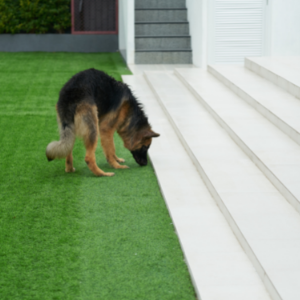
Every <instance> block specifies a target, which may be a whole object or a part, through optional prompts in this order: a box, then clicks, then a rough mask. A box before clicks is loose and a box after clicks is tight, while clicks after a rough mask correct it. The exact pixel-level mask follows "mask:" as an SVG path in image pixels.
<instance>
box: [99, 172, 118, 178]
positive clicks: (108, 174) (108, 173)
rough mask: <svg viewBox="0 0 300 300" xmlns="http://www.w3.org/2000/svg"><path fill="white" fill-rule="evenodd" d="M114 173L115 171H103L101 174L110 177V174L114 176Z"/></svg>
mask: <svg viewBox="0 0 300 300" xmlns="http://www.w3.org/2000/svg"><path fill="white" fill-rule="evenodd" d="M114 175H115V173H112V172H107V173H103V174H102V175H101V176H107V177H112V176H114Z"/></svg>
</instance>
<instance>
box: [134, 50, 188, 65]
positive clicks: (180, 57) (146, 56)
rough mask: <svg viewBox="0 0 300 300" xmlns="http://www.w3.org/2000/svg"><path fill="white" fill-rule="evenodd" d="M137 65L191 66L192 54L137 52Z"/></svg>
mask: <svg viewBox="0 0 300 300" xmlns="http://www.w3.org/2000/svg"><path fill="white" fill-rule="evenodd" d="M135 63H136V64H191V63H192V53H191V52H136V53H135Z"/></svg>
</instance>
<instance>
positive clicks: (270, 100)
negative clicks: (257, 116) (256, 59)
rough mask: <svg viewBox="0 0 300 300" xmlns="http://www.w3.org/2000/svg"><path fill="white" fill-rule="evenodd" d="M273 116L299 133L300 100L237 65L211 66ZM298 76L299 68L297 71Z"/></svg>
mask: <svg viewBox="0 0 300 300" xmlns="http://www.w3.org/2000/svg"><path fill="white" fill-rule="evenodd" d="M211 67H212V68H213V69H214V70H216V71H217V72H219V73H220V74H222V75H223V76H224V77H226V79H228V80H229V81H230V82H231V83H233V84H234V85H235V86H237V87H239V88H240V89H242V90H243V91H245V92H246V93H247V94H248V95H250V96H251V97H253V98H254V99H255V100H256V101H257V102H258V103H260V104H261V105H263V106H264V107H265V108H267V109H268V110H269V111H271V112H272V113H273V114H274V115H275V116H277V117H278V118H280V119H281V120H282V121H284V122H285V123H286V124H288V125H289V126H290V127H291V128H293V129H294V130H295V131H297V132H298V133H300V118H299V116H300V101H299V99H297V98H295V97H294V96H293V95H291V94H289V93H288V92H287V91H285V90H283V89H282V88H280V87H278V86H277V85H275V84H274V83H272V82H270V81H268V80H267V79H264V78H262V77H260V76H259V75H257V74H255V73H254V72H252V71H250V70H248V69H246V68H244V67H239V66H211ZM298 74H299V75H298V76H299V77H300V70H299V72H298Z"/></svg>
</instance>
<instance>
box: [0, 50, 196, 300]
mask: <svg viewBox="0 0 300 300" xmlns="http://www.w3.org/2000/svg"><path fill="white" fill-rule="evenodd" d="M90 67H94V68H97V69H101V70H104V71H105V72H107V73H108V74H110V75H112V76H114V77H115V78H116V79H118V80H121V74H130V72H129V70H128V69H127V68H126V66H125V65H124V63H123V61H122V59H121V57H120V56H119V54H118V53H113V54H112V53H111V54H109V53H106V54H77V53H76V54H69V53H68V54H67V53H0V88H1V90H0V91H1V92H0V145H1V151H0V171H1V172H0V299H2V300H3V299H8V300H11V299H22V300H24V299H30V300H33V299H37V300H44V299H45V300H46V299H63V300H66V299H72V300H75V299H87V300H93V299H95V300H98V299H105V300H106V299H108V300H109V299H118V300H124V299H130V300H132V299H159V300H160V299H172V300H174V299H178V300H179V299H180V300H183V299H195V294H194V290H193V287H192V284H191V280H190V277H189V274H188V271H187V267H186V264H185V263H184V260H183V255H182V252H181V249H180V246H179V242H178V239H177V236H176V234H175V232H174V227H173V225H172V224H171V223H172V221H171V219H170V217H169V214H168V211H167V209H166V206H165V203H164V201H163V198H162V196H161V194H160V191H159V187H158V184H157V181H156V177H155V175H154V172H153V168H152V167H151V166H147V167H139V166H138V165H137V164H136V163H135V162H134V160H133V158H132V157H131V154H130V152H129V151H128V150H126V149H124V148H123V146H122V142H121V140H120V138H119V137H118V136H116V137H115V143H116V148H117V154H118V155H119V156H120V157H123V158H125V159H126V164H127V165H128V166H129V167H130V169H128V170H112V169H111V167H110V166H109V165H108V164H107V163H106V160H105V158H104V156H103V153H102V150H101V147H100V146H99V147H98V149H97V152H96V156H97V163H98V165H99V167H100V168H102V169H103V170H104V171H114V172H115V173H116V175H115V176H114V177H110V178H109V177H101V178H97V177H95V176H94V175H93V174H92V173H91V172H90V171H89V169H88V168H87V166H86V164H85V162H84V147H83V144H82V142H81V141H77V142H76V144H75V148H74V166H75V168H76V172H75V173H73V174H66V173H65V172H64V161H63V160H55V161H53V162H51V163H48V161H47V159H46V157H45V149H46V146H47V144H48V143H49V142H51V141H52V140H57V139H58V130H57V124H56V116H55V108H54V106H55V103H56V101H57V98H58V92H59V90H60V89H61V87H62V85H63V84H64V83H65V82H66V81H67V80H68V79H69V78H70V77H71V76H72V75H74V74H75V73H76V72H78V71H81V70H84V69H87V68H90ZM160 138H163V137H160ZM154 142H155V141H154Z"/></svg>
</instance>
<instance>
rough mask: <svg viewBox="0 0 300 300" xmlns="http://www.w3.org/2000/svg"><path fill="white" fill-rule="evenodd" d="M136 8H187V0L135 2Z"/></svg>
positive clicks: (145, 0) (140, 0)
mask: <svg viewBox="0 0 300 300" xmlns="http://www.w3.org/2000/svg"><path fill="white" fill-rule="evenodd" d="M135 8H186V6H185V0H135Z"/></svg>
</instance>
